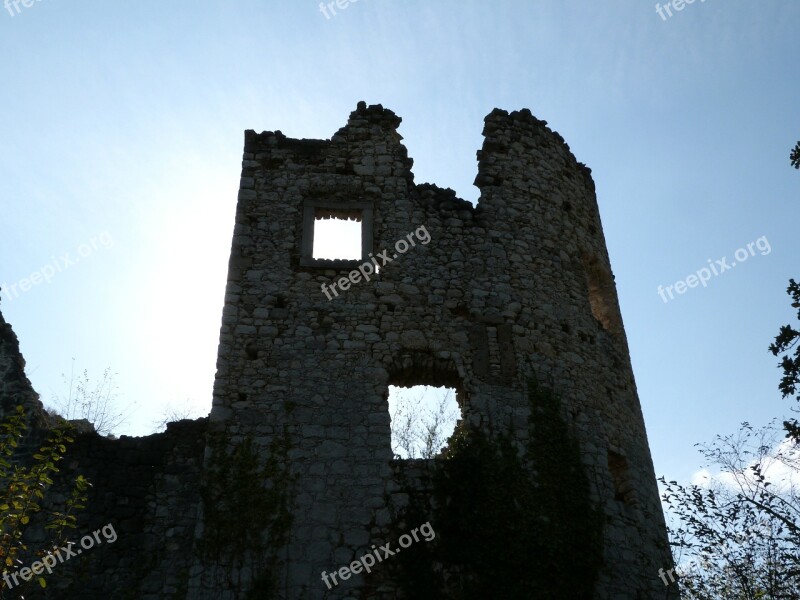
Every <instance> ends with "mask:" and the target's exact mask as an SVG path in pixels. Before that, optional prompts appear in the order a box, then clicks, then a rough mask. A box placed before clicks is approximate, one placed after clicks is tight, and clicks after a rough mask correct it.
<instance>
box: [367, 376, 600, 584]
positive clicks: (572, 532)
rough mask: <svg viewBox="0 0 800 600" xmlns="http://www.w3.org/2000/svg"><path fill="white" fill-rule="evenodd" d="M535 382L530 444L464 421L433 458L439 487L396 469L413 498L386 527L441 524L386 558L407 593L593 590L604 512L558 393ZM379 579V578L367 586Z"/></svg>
mask: <svg viewBox="0 0 800 600" xmlns="http://www.w3.org/2000/svg"><path fill="white" fill-rule="evenodd" d="M529 390H530V393H529V398H530V402H531V417H530V420H529V432H530V440H529V442H528V444H527V447H526V449H525V451H524V452H523V453H520V452H519V451H518V449H517V445H516V444H515V443H514V441H513V437H512V435H511V434H510V433H500V434H494V433H491V432H490V433H484V432H483V431H481V430H479V429H474V428H467V427H464V428H462V429H461V430H460V431H458V432H457V433H456V434H455V435H454V438H453V439H451V441H450V448H449V449H448V451H447V454H446V456H444V457H443V458H442V459H439V460H434V461H429V478H426V479H427V481H424V482H423V484H422V486H421V487H423V488H426V487H428V486H429V485H430V489H431V490H432V492H420V490H419V489H418V488H415V486H411V485H409V483H408V480H407V478H406V477H405V475H404V471H403V469H402V468H401V469H400V470H399V471H398V481H399V483H400V485H401V488H403V491H405V492H406V493H408V494H409V498H410V500H409V503H408V504H407V506H405V507H404V508H403V509H402V510H399V511H393V517H394V519H393V526H392V532H391V533H389V534H388V535H390V536H392V535H394V536H395V538H394V539H397V537H399V536H400V535H402V534H403V533H407V531H408V530H409V529H410V528H413V527H415V526H417V525H419V524H420V523H425V522H427V521H430V522H431V525H432V526H433V528H434V530H435V531H436V538H435V539H434V540H433V541H431V542H430V543H420V544H414V545H413V546H411V547H410V548H408V549H407V550H404V551H403V553H402V554H400V555H399V556H397V557H396V558H394V559H393V561H392V562H388V563H385V566H387V567H388V569H389V570H390V577H391V579H392V580H393V582H394V585H396V586H397V587H398V588H400V590H401V592H402V594H403V597H405V598H413V599H415V600H425V599H438V598H453V599H457V600H473V599H475V600H478V599H481V600H483V599H485V598H504V599H508V600H514V599H526V600H527V599H529V598H534V597H535V598H543V599H553V600H556V599H558V600H561V599H563V598H571V599H578V600H580V599H583V598H592V595H593V590H594V583H595V580H596V578H597V574H598V571H599V569H600V566H601V564H602V549H603V541H602V537H603V533H602V528H603V521H602V516H601V513H600V512H599V511H598V510H597V509H596V508H595V507H594V506H593V505H592V502H591V500H590V492H589V481H588V478H587V476H586V473H585V469H584V466H583V464H582V462H581V458H580V449H579V446H578V444H577V442H576V440H575V439H574V438H573V437H572V436H571V435H570V432H569V428H568V426H567V424H566V423H565V421H564V420H563V418H562V416H561V413H560V401H559V399H558V398H557V397H556V396H555V394H553V393H552V392H551V391H550V390H548V389H546V388H543V387H541V386H539V385H537V384H536V383H534V382H532V383H531V384H530V386H529ZM417 485H419V484H417ZM388 539H391V537H387V540H388ZM376 577H383V575H380V574H378V575H376ZM376 587H378V586H376V585H375V582H374V581H373V582H368V586H367V588H366V589H375V588H376Z"/></svg>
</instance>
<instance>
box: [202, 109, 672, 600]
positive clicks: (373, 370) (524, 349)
mask: <svg viewBox="0 0 800 600" xmlns="http://www.w3.org/2000/svg"><path fill="white" fill-rule="evenodd" d="M399 124H400V119H399V118H398V117H397V116H396V115H394V113H392V112H391V111H389V110H386V109H383V108H382V107H381V106H380V105H377V106H369V107H368V106H366V104H364V103H360V104H359V106H358V108H357V110H356V111H354V112H353V113H352V114H351V115H350V118H349V120H348V123H347V125H346V126H345V127H343V128H342V129H340V130H339V131H338V132H337V133H336V134H335V135H334V136H333V137H332V138H331V139H330V140H293V139H289V138H286V137H285V136H283V135H282V134H281V133H280V132H279V131H276V132H264V133H261V134H256V133H254V132H253V131H248V132H246V135H245V151H244V160H243V168H242V179H241V187H240V191H239V203H238V208H237V216H236V227H235V231H234V236H233V243H232V250H231V259H230V267H229V278H228V286H227V293H226V303H225V308H224V313H223V324H222V330H221V335H220V351H219V358H218V365H217V366H218V372H217V378H216V384H215V390H214V405H213V409H212V412H211V417H210V428H211V430H212V431H213V432H215V433H214V434H215V435H220V436H222V439H223V440H225V443H226V444H227V447H228V449H229V451H232V449H233V448H235V447H237V444H240V443H242V442H243V441H244V440H250V441H252V443H253V444H254V448H255V449H256V451H257V452H258V453H259V456H261V461H262V462H263V463H265V464H266V463H268V462H269V461H270V460H273V459H274V456H275V449H276V440H278V439H280V440H281V441H282V443H284V444H285V447H284V448H283V450H282V451H283V452H285V456H286V459H287V464H286V475H287V477H286V483H285V485H286V493H287V496H288V497H290V498H291V510H290V513H291V516H292V519H291V525H290V526H289V527H288V535H287V541H286V544H285V548H284V549H283V551H282V553H281V560H280V561H279V566H275V567H274V569H275V571H276V573H273V574H272V575H274V576H275V577H277V579H278V580H279V581H280V582H281V583H280V586H281V589H282V590H283V591H284V593H286V594H288V596H289V597H309V598H316V597H322V594H323V592H326V593H328V594H329V597H339V595H342V597H344V596H346V595H347V594H348V593H352V592H353V590H356V589H358V588H359V587H360V585H361V578H359V577H356V576H354V577H351V578H348V579H347V580H346V581H341V582H339V585H338V586H337V587H335V588H334V589H333V590H330V591H328V590H327V589H326V588H325V584H324V583H322V581H321V578H320V574H321V573H322V572H323V571H327V572H331V571H335V570H336V569H338V568H339V567H341V566H345V565H349V564H350V563H351V562H352V560H353V559H354V557H357V556H360V555H361V554H363V553H364V552H366V551H368V550H369V548H370V546H371V545H372V544H376V543H378V542H379V541H383V537H382V536H384V535H385V532H386V527H387V526H388V525H389V520H390V515H389V511H388V508H387V504H386V499H387V498H392V497H394V496H396V495H398V486H397V482H396V480H395V471H394V469H393V462H392V453H391V446H390V440H391V436H390V419H389V412H388V405H387V397H388V386H389V385H403V386H413V385H435V386H447V387H452V388H454V389H455V390H456V392H457V398H458V402H459V404H460V407H461V410H462V414H463V419H464V422H465V423H468V424H470V425H472V426H474V427H479V428H484V429H487V430H488V429H490V428H495V429H497V430H508V429H510V430H511V431H513V432H514V434H515V437H516V439H518V440H519V442H520V443H521V444H525V443H526V442H527V440H528V439H529V438H528V436H529V433H528V429H527V420H528V416H529V415H530V405H529V403H528V401H527V394H526V390H527V382H528V381H529V380H530V379H531V378H536V379H537V380H539V381H544V382H548V383H550V384H551V385H552V387H553V388H554V389H555V391H557V392H558V394H559V395H560V397H561V398H562V402H563V407H562V409H563V413H564V415H565V417H567V418H568V421H569V426H570V429H571V430H572V431H573V432H574V434H575V436H576V438H577V439H578V441H579V443H580V447H581V455H582V461H583V464H584V467H585V469H586V472H587V474H588V476H589V479H590V481H591V483H592V497H593V501H594V502H595V503H596V505H597V506H598V507H599V508H600V510H602V512H603V513H604V515H605V518H606V521H607V524H606V528H605V551H604V559H605V567H604V570H603V572H602V574H601V577H600V581H599V582H598V586H597V594H596V597H597V598H606V597H612V596H613V595H614V594H625V595H630V594H634V595H635V594H636V593H639V594H644V596H648V595H649V594H655V593H659V594H661V593H663V589H661V588H659V587H658V586H659V585H660V582H659V580H658V579H657V572H658V569H659V568H660V567H662V566H663V565H665V564H669V560H670V559H669V552H668V549H667V544H666V532H665V527H664V521H663V515H662V512H661V507H660V503H659V500H658V493H657V488H656V484H655V477H654V474H653V467H652V462H651V459H650V454H649V449H648V446H647V438H646V433H645V429H644V424H643V421H642V415H641V411H640V407H639V401H638V397H637V395H636V389H635V384H634V381H633V374H632V370H631V366H630V360H629V356H628V348H627V343H626V340H625V333H624V328H623V325H622V318H621V316H620V313H619V306H618V302H617V297H616V290H615V287H614V280H613V275H612V273H611V268H610V265H609V261H608V255H607V252H606V247H605V240H604V238H603V234H602V226H601V223H600V217H599V212H598V207H597V201H596V198H595V191H594V184H593V182H592V179H591V176H590V172H589V169H587V168H586V167H585V166H583V165H582V164H580V163H578V162H577V161H576V160H575V158H574V156H573V155H572V154H571V152H570V151H569V148H568V146H567V145H566V144H565V143H564V141H563V139H562V138H561V137H560V136H559V135H558V134H557V133H554V132H552V131H551V130H550V129H548V128H547V127H546V123H544V122H543V121H539V120H538V119H536V118H535V117H533V116H532V115H531V114H530V112H529V111H527V110H523V111H519V112H513V113H510V114H509V113H507V112H505V111H501V110H495V111H493V112H492V113H491V114H490V115H489V116H488V117H487V118H486V125H485V129H484V136H485V142H484V145H483V148H482V149H481V150H480V151H479V152H478V161H479V168H478V175H477V178H476V185H477V186H478V187H479V188H480V189H481V197H480V201H479V202H478V204H477V205H476V206H473V205H471V204H470V203H469V202H466V201H464V200H461V199H459V198H457V197H456V196H455V193H454V192H452V190H444V189H440V188H438V187H436V186H434V185H430V184H421V185H417V184H415V183H414V176H413V174H412V172H411V166H412V161H411V159H410V158H409V157H408V154H407V152H406V149H405V147H404V146H403V145H402V144H401V142H400V140H401V136H400V135H399V134H398V133H397V128H398V126H399ZM332 217H333V218H346V219H352V220H354V221H356V222H357V223H359V224H360V228H359V230H358V231H359V234H360V240H361V244H360V247H361V256H360V257H355V258H353V257H350V258H347V259H335V260H325V259H319V258H315V256H314V254H313V248H314V235H315V229H316V228H317V227H318V225H317V224H318V223H320V221H319V219H326V218H332ZM432 526H433V527H434V528H435V523H432ZM207 567H208V568H204V569H203V572H202V575H200V576H199V577H197V578H195V579H194V580H193V584H194V586H195V587H194V588H193V589H194V592H195V593H196V594H204V593H208V594H210V591H211V590H213V589H215V587H216V586H217V585H218V583H217V582H219V581H220V580H221V578H222V577H223V574H224V573H228V572H230V570H233V572H235V573H236V577H238V578H239V579H240V580H243V581H247V580H248V578H250V579H251V580H253V581H255V580H257V575H255V573H257V571H258V569H257V565H247V564H242V565H238V566H237V565H235V564H225V565H207ZM272 575H271V576H272ZM198 597H200V596H198ZM204 597H205V596H204ZM207 597H211V596H210V595H209V596H207ZM226 597H231V598H233V596H226Z"/></svg>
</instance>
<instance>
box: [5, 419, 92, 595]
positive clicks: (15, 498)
mask: <svg viewBox="0 0 800 600" xmlns="http://www.w3.org/2000/svg"><path fill="white" fill-rule="evenodd" d="M70 429H71V426H70V424H69V423H67V422H66V421H64V420H63V419H62V420H61V422H60V423H58V425H57V426H56V427H55V428H53V429H52V430H50V432H49V435H48V437H47V439H46V440H45V442H44V443H43V444H42V446H41V447H40V448H39V451H38V452H36V453H34V454H33V456H32V457H31V458H32V460H31V461H28V463H29V464H27V465H26V464H23V461H21V460H20V458H19V457H18V456H16V455H17V454H18V453H20V451H21V450H22V448H21V446H20V443H21V441H22V440H23V439H24V438H25V436H26V434H27V432H28V426H27V424H26V421H25V411H24V409H23V408H22V407H21V406H18V407H17V408H16V410H15V412H13V413H12V414H10V415H9V416H7V417H6V418H5V419H4V420H3V421H2V422H0V490H2V491H0V578H2V581H0V598H4V597H8V594H9V592H8V591H7V590H8V581H10V579H8V578H9V576H10V575H11V574H12V573H15V572H16V571H17V569H19V568H21V567H22V566H23V561H22V560H21V559H22V558H31V553H30V552H28V546H27V545H26V543H25V541H24V533H25V530H26V529H27V528H28V526H29V525H31V519H32V517H33V515H35V514H36V513H38V512H40V511H43V512H44V513H45V514H46V522H45V525H44V528H45V530H48V531H49V532H50V536H51V542H50V550H51V551H52V550H55V549H57V548H59V547H60V546H62V545H64V544H65V543H66V541H65V539H64V533H65V531H66V530H67V529H74V528H75V525H76V519H77V516H76V511H78V510H81V509H83V508H85V502H86V499H87V490H88V488H89V486H90V484H89V482H88V480H87V479H86V478H85V477H83V476H82V475H78V477H77V478H76V479H75V482H74V484H73V487H72V490H71V492H70V494H69V497H68V498H67V500H66V501H65V503H64V508H63V510H48V509H44V508H43V506H42V502H43V501H44V498H45V493H46V492H47V490H48V489H49V488H50V487H51V486H52V485H53V479H52V478H51V476H52V475H53V474H55V473H57V472H58V471H59V468H58V466H57V464H58V462H60V461H61V460H62V459H63V457H64V454H65V453H66V451H67V444H69V443H71V442H72V441H73V438H72V437H71V436H70ZM48 553H49V552H48V550H45V549H41V550H39V551H38V552H36V553H33V556H38V557H43V556H45V555H47V554H48ZM35 578H36V580H37V581H38V583H39V585H41V586H42V587H45V586H46V585H47V583H46V581H45V578H44V576H42V575H35ZM17 581H20V587H22V586H23V585H24V584H23V583H21V580H20V579H18V580H17ZM12 587H14V588H15V589H17V588H16V585H14V584H12Z"/></svg>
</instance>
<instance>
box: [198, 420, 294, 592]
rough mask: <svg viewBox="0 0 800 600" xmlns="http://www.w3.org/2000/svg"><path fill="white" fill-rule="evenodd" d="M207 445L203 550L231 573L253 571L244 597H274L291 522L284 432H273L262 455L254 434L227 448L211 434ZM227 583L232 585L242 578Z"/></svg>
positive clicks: (235, 585) (223, 439)
mask: <svg viewBox="0 0 800 600" xmlns="http://www.w3.org/2000/svg"><path fill="white" fill-rule="evenodd" d="M209 446H210V447H211V452H212V454H211V458H210V459H209V462H208V465H207V468H206V478H205V482H204V485H203V488H202V491H201V495H202V499H203V510H204V530H203V537H202V539H201V540H200V544H199V550H200V553H201V556H202V557H203V558H204V559H206V560H209V561H212V562H214V563H216V564H220V565H226V567H229V568H230V572H231V573H234V572H235V573H239V572H241V570H243V569H244V570H248V569H249V570H251V571H252V572H253V573H255V574H256V575H255V576H254V577H253V578H252V581H251V582H250V583H249V584H248V585H247V587H248V588H249V593H248V595H247V596H246V597H247V598H251V597H252V598H259V599H269V598H274V597H276V596H275V595H276V592H277V585H278V568H279V566H280V563H281V561H280V559H279V556H278V552H279V551H280V549H281V548H282V547H283V546H284V545H285V544H286V541H287V538H288V535H289V529H290V527H291V524H292V516H291V513H290V511H289V507H290V502H291V491H290V486H291V482H292V479H291V477H290V475H289V468H288V457H287V455H288V451H289V438H288V434H287V433H286V432H284V433H283V434H282V435H279V436H276V437H275V439H274V440H273V441H272V443H271V444H270V445H269V451H268V454H267V455H266V456H262V455H260V454H259V452H258V450H257V449H256V448H255V447H254V444H253V439H252V437H247V438H245V440H244V441H243V442H241V443H240V444H239V445H237V446H236V447H234V448H233V449H232V450H231V449H229V448H227V447H226V445H225V438H224V437H223V436H221V435H213V434H212V437H211V439H210V440H209ZM228 583H229V584H230V585H231V586H233V588H234V589H238V588H240V586H241V584H242V582H240V581H229V582H228Z"/></svg>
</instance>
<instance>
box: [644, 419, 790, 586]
mask: <svg viewBox="0 0 800 600" xmlns="http://www.w3.org/2000/svg"><path fill="white" fill-rule="evenodd" d="M700 452H701V453H702V454H703V455H704V457H705V458H706V459H707V460H708V461H710V465H713V466H714V467H716V468H718V469H719V475H717V476H714V477H710V476H709V478H708V479H707V483H706V484H704V485H702V486H700V485H690V486H683V485H681V484H679V483H677V482H675V481H670V482H667V481H665V479H664V478H663V477H661V478H660V481H661V483H662V484H663V485H664V487H665V492H664V494H663V499H664V502H665V503H666V505H667V506H668V507H669V508H670V511H671V512H672V513H673V515H675V516H676V517H677V518H678V521H679V523H678V524H677V526H675V527H671V528H670V537H671V543H672V544H673V546H675V547H677V548H678V549H679V553H676V554H677V555H676V563H677V564H681V563H682V564H685V563H686V558H687V557H688V558H691V559H692V560H691V562H693V563H694V564H695V565H702V566H701V567H700V568H698V569H696V570H694V569H693V570H691V571H690V572H688V573H686V572H683V573H682V574H681V576H680V577H679V578H678V585H679V586H680V588H681V593H682V597H683V598H687V599H690V600H717V599H723V598H724V599H725V600H773V599H774V600H777V599H779V598H798V597H800V527H798V525H797V523H800V493H798V488H797V485H796V480H797V477H798V474H800V448H798V447H797V446H796V445H795V444H794V443H793V442H792V441H791V440H785V439H784V440H781V432H780V429H779V428H778V426H777V424H776V423H775V422H774V421H773V423H772V424H770V425H769V426H767V427H764V428H762V429H758V430H756V429H754V428H753V427H752V426H750V425H749V424H748V423H743V424H742V426H741V429H740V430H739V432H738V433H737V434H732V435H727V436H717V437H716V438H715V441H714V443H712V444H711V445H701V446H700ZM681 559H683V560H681ZM679 572H680V569H679ZM665 579H666V578H665Z"/></svg>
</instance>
